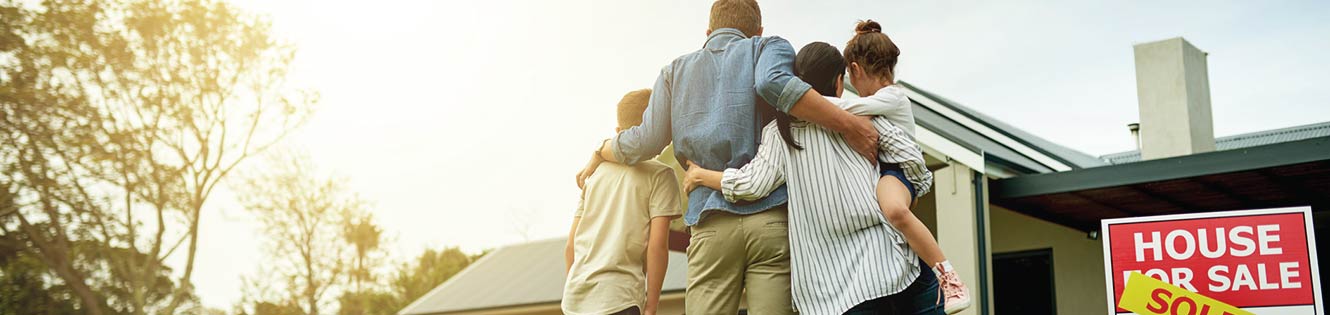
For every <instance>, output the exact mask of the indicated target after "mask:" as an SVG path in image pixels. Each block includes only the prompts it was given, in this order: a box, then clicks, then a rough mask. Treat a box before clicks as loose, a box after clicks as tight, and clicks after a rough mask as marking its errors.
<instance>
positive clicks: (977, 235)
mask: <svg viewBox="0 0 1330 315" xmlns="http://www.w3.org/2000/svg"><path fill="white" fill-rule="evenodd" d="M933 173H934V184H933V186H934V187H933V190H934V191H933V192H932V193H929V194H928V195H925V196H924V197H925V198H922V199H923V200H921V201H920V205H916V211H915V215H916V216H918V217H921V218H923V217H925V216H929V217H931V218H928V219H921V221H924V222H925V225H927V224H930V223H931V224H932V225H933V226H930V227H929V228H930V230H932V231H933V233H934V234H935V235H937V242H938V245H940V246H942V253H943V254H944V255H946V256H947V260H948V261H950V262H951V265H952V266H953V267H955V268H956V272H957V274H958V275H959V276H960V278H961V281H962V282H964V283H966V284H967V285H968V286H970V290H971V292H972V293H973V296H972V299H973V303H974V304H973V306H972V307H970V308H968V309H966V310H964V311H961V312H959V313H957V314H959V315H980V314H992V312H991V311H989V312H984V309H988V310H992V305H993V304H992V299H989V300H988V302H989V303H987V305H983V304H982V302H983V300H982V296H981V294H982V293H983V292H992V291H993V290H992V287H991V286H980V284H981V283H989V284H991V283H992V275H990V274H986V273H983V274H981V273H980V272H979V270H980V268H983V269H984V270H993V266H992V261H991V259H989V257H988V256H982V257H981V256H980V254H979V253H980V252H984V253H990V252H991V247H989V244H988V243H986V242H980V241H979V240H980V239H986V238H988V237H989V234H988V231H989V229H988V226H989V221H988V220H987V217H988V216H987V215H984V216H983V217H980V216H978V215H979V213H978V210H979V209H976V206H977V205H978V204H977V203H976V198H975V189H974V185H973V184H972V182H973V181H972V179H973V178H974V171H972V170H971V169H970V168H969V167H966V166H965V165H963V164H960V163H951V165H949V166H947V167H944V168H941V169H938V170H937V171H934V172H933ZM981 197H982V196H981ZM930 212H931V213H932V215H927V214H929V213H930ZM981 249H982V250H981ZM981 276H983V277H985V278H984V279H983V280H984V281H982V282H981V281H980V277H981ZM981 291H982V292H981ZM990 296H991V295H990Z"/></svg>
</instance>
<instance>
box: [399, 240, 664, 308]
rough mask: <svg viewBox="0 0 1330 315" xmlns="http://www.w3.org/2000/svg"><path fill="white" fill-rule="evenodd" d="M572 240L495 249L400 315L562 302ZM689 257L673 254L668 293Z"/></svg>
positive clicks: (545, 241)
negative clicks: (566, 259) (568, 246)
mask: <svg viewBox="0 0 1330 315" xmlns="http://www.w3.org/2000/svg"><path fill="white" fill-rule="evenodd" d="M565 240H567V238H557V239H549V240H542V241H534V242H530V243H524V244H516V245H510V246H506V247H503V248H499V249H497V250H494V251H493V252H491V253H489V254H486V255H485V257H483V258H481V259H480V260H477V261H476V262H475V263H472V264H471V266H468V267H467V268H466V269H465V270H463V271H462V272H461V273H458V274H457V275H456V276H453V277H452V279H448V281H446V282H444V283H443V284H440V285H439V286H438V287H436V288H434V290H432V291H430V292H429V293H426V294H425V296H422V297H420V299H417V300H416V301H415V302H414V303H412V304H411V305H410V306H407V307H406V308H405V309H402V311H400V312H398V314H402V315H426V314H450V313H457V312H465V311H477V310H485V309H494V308H505V307H514V306H523V305H538V304H549V303H558V302H559V301H560V300H561V299H562V298H563V282H564V275H565V271H564V261H563V255H564V246H565V244H566V242H565ZM687 268H688V258H687V256H686V255H685V254H684V253H682V252H677V251H671V252H670V265H669V268H668V269H667V270H666V272H665V283H664V284H663V286H662V288H661V291H662V292H682V291H683V290H684V287H685V286H686V284H687V283H686V279H687V278H686V272H687Z"/></svg>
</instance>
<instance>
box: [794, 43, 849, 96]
mask: <svg viewBox="0 0 1330 315" xmlns="http://www.w3.org/2000/svg"><path fill="white" fill-rule="evenodd" d="M794 74H795V75H796V76H799V79H800V80H804V82H805V83H808V85H812V86H813V89H814V90H817V93H818V94H822V95H823V96H836V79H837V78H840V77H842V76H845V57H842V56H841V53H840V51H837V50H836V46H832V45H831V44H827V43H824V42H812V43H809V44H808V45H804V48H800V49H799V54H798V55H795V57H794Z"/></svg>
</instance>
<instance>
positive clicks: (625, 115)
mask: <svg viewBox="0 0 1330 315" xmlns="http://www.w3.org/2000/svg"><path fill="white" fill-rule="evenodd" d="M650 100H651V89H641V90H637V91H632V92H628V94H624V95H623V99H621V100H619V129H628V128H629V127H632V126H637V125H641V124H642V113H645V112H646V111H647V103H648V102H650Z"/></svg>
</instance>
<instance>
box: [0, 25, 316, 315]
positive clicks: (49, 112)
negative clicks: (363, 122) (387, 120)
mask: <svg viewBox="0 0 1330 315" xmlns="http://www.w3.org/2000/svg"><path fill="white" fill-rule="evenodd" d="M29 7H33V8H29ZM0 27H3V29H0V55H3V56H6V57H5V58H0V149H2V150H0V184H3V185H2V186H0V190H3V193H4V194H7V195H9V196H11V198H10V199H11V200H12V202H11V203H10V204H9V205H8V206H6V207H0V227H4V228H6V229H7V230H9V231H14V233H20V234H23V235H24V236H25V237H26V243H25V244H27V245H29V246H26V247H25V250H26V251H27V252H28V253H30V254H32V255H31V256H30V257H33V258H35V259H37V260H38V261H40V262H41V264H42V265H44V266H45V267H46V268H47V269H48V270H50V271H51V272H52V273H53V274H54V275H55V277H56V278H58V279H59V285H60V286H63V287H65V288H68V290H69V292H71V293H72V296H73V297H75V298H77V299H78V300H79V301H80V310H81V311H82V312H84V313H87V314H93V315H100V314H104V313H106V312H105V310H111V311H113V312H115V313H126V314H147V313H160V314H174V313H176V312H177V310H178V309H180V308H181V307H182V306H185V307H189V306H188V305H191V304H196V303H194V302H195V301H196V297H194V295H193V285H192V282H191V281H192V280H191V279H192V275H193V270H194V259H195V256H196V253H197V244H198V237H199V228H200V226H201V220H200V218H201V212H202V211H203V208H204V206H205V205H206V201H207V200H208V199H209V197H210V196H211V194H212V192H213V191H214V189H215V188H216V187H217V185H218V184H219V183H221V182H222V181H223V180H224V179H225V178H227V177H228V175H229V174H230V173H231V172H232V171H233V170H234V169H235V168H236V167H237V166H238V165H240V164H241V163H242V162H243V161H245V160H247V159H249V158H250V157H251V156H253V155H255V154H257V153H259V152H262V151H264V150H265V149H266V148H268V147H269V146H271V145H273V144H275V143H277V142H279V141H281V139H283V138H284V137H285V135H286V134H288V133H289V132H290V131H291V130H292V129H294V128H295V127H297V126H299V125H300V124H301V123H303V122H304V121H305V119H306V118H307V117H308V115H309V114H310V113H311V109H312V106H311V105H312V104H313V103H314V101H315V99H316V98H317V95H315V94H313V93H308V92H306V91H300V90H296V89H292V88H289V87H288V86H286V85H285V83H284V80H285V78H286V73H287V68H288V66H289V64H290V62H291V60H292V58H293V57H294V48H293V47H291V46H290V45H287V44H284V43H282V42H280V41H277V40H275V39H273V38H271V36H269V30H268V24H267V23H266V22H265V21H262V20H260V19H258V18H255V17H253V16H249V15H246V14H243V13H241V12H239V11H238V10H236V9H235V8H233V7H231V6H230V5H228V4H226V3H222V2H217V1H212V0H175V1H148V0H129V1H104V0H83V1H44V2H41V3H37V4H20V3H16V2H12V1H5V2H3V3H0ZM182 246H183V247H182ZM180 249H183V255H184V256H185V257H184V263H183V266H178V267H179V269H178V270H183V272H182V273H181V274H180V277H179V278H178V279H174V280H171V279H169V278H168V279H167V281H166V282H162V277H161V275H162V274H164V273H165V274H170V271H171V270H172V268H169V267H168V266H166V265H165V264H164V263H162V262H163V261H166V260H167V258H169V257H171V256H172V255H174V254H177V253H181V252H179V251H178V250H180ZM81 257H110V258H107V259H103V260H86V259H81ZM163 286H165V288H166V289H167V291H168V292H169V294H165V295H163V294H158V292H159V290H160V289H162V288H163ZM194 306H195V307H196V306H197V305H194Z"/></svg>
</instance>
